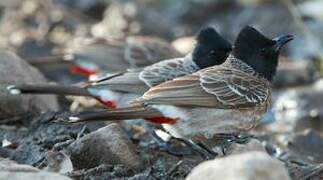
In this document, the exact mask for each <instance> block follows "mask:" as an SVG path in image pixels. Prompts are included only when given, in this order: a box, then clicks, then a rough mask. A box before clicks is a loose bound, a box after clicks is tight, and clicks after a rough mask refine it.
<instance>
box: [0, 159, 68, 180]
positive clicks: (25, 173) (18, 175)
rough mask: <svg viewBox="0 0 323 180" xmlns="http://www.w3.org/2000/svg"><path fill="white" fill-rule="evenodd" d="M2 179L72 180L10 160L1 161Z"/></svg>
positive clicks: (0, 172) (0, 173) (0, 176)
mask: <svg viewBox="0 0 323 180" xmlns="http://www.w3.org/2000/svg"><path fill="white" fill-rule="evenodd" d="M0 179H6V180H70V178H68V177H66V176H63V175H60V174H55V173H50V172H43V171H40V170H39V169H37V168H34V167H32V166H29V165H22V164H17V163H16V162H14V161H11V160H8V159H0Z"/></svg>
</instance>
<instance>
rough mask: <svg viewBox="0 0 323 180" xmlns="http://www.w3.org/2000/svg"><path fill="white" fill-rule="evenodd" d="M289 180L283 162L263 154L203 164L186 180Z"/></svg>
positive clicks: (251, 153) (246, 154)
mask: <svg viewBox="0 0 323 180" xmlns="http://www.w3.org/2000/svg"><path fill="white" fill-rule="evenodd" d="M195 179H210V180H212V179H214V180H216V179H221V180H237V179H239V180H278V179H279V180H289V179H290V178H289V176H288V173H287V170H286V169H285V167H284V166H283V164H282V163H281V162H279V161H278V160H276V159H273V158H271V157H270V156H268V155H267V154H265V153H262V152H255V151H254V152H249V153H244V154H240V155H233V156H229V157H225V158H221V159H215V160H211V161H206V162H203V163H202V164H200V165H198V166H197V167H195V168H194V169H193V170H192V172H191V173H190V174H189V175H188V176H187V178H186V180H195Z"/></svg>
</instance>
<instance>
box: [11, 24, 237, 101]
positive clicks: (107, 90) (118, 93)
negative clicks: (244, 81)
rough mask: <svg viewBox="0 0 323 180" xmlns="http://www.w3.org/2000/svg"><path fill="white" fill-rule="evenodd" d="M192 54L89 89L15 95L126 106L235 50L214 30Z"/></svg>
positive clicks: (24, 89)
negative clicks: (70, 97)
mask: <svg viewBox="0 0 323 180" xmlns="http://www.w3.org/2000/svg"><path fill="white" fill-rule="evenodd" d="M196 39H197V44H196V46H195V48H194V50H193V52H192V53H190V54H188V55H187V56H185V57H182V58H176V59H169V60H164V61H161V62H159V63H155V64H153V65H151V66H148V67H146V68H144V69H137V70H129V71H127V72H125V73H121V74H120V75H117V76H114V77H108V78H102V79H100V80H98V81H95V82H92V83H90V85H87V86H86V87H76V86H56V85H51V86H49V85H15V86H10V87H9V88H8V89H9V90H10V91H11V92H12V93H43V94H44V93H46V94H48V93H53V94H63V95H82V96H91V97H94V98H96V99H98V100H99V101H100V102H102V103H103V104H105V105H106V106H110V107H115V106H116V105H118V106H119V107H120V106H121V107H122V106H124V105H125V104H126V103H127V102H129V101H130V100H133V99H135V98H138V97H140V96H141V95H142V94H143V93H144V92H146V91H147V90H148V89H149V88H150V87H153V86H155V85H158V84H160V83H163V82H165V81H168V80H172V79H174V78H176V77H180V76H184V75H187V74H192V73H194V72H196V71H198V70H200V69H204V68H206V67H210V66H213V65H219V64H222V63H223V62H224V61H225V59H226V58H227V57H228V55H229V53H230V52H231V50H232V46H231V44H230V43H229V42H228V41H226V40H225V39H223V38H222V37H221V36H220V35H219V34H218V33H217V32H216V31H215V30H214V29H213V28H211V27H206V28H203V29H202V30H201V31H200V32H199V33H198V35H197V38H196Z"/></svg>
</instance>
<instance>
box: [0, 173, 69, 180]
mask: <svg viewBox="0 0 323 180" xmlns="http://www.w3.org/2000/svg"><path fill="white" fill-rule="evenodd" d="M0 179H6V180H71V178H69V177H66V176H63V175H60V174H56V173H51V172H37V173H31V172H15V171H14V172H11V171H1V172H0Z"/></svg>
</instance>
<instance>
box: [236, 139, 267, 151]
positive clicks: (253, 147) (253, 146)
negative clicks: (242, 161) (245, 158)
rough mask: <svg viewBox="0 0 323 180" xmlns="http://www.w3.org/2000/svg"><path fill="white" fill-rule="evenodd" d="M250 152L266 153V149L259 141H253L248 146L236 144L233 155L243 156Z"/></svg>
mask: <svg viewBox="0 0 323 180" xmlns="http://www.w3.org/2000/svg"><path fill="white" fill-rule="evenodd" d="M250 151H260V152H266V149H265V147H264V146H263V145H262V144H261V142H260V141H259V140H257V139H251V140H250V141H249V142H248V143H247V144H234V145H233V147H232V152H231V154H242V153H246V152H250Z"/></svg>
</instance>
